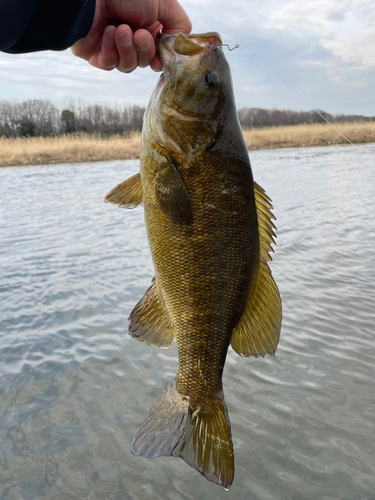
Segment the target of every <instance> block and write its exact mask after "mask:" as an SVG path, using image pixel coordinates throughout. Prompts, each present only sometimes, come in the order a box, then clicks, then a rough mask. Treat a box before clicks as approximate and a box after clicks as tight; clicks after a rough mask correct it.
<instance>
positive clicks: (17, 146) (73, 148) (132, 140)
mask: <svg viewBox="0 0 375 500" xmlns="http://www.w3.org/2000/svg"><path fill="white" fill-rule="evenodd" d="M335 126H336V128H337V129H338V130H340V131H341V132H342V133H343V134H344V135H345V136H346V137H348V138H349V139H350V141H351V142H353V143H360V142H375V122H357V123H338V124H336V125H335ZM244 137H245V142H246V146H247V148H248V149H249V150H252V149H270V148H284V147H286V148H288V147H301V146H322V145H328V144H339V143H347V141H345V139H344V138H343V137H342V136H340V134H338V133H337V132H336V131H335V130H334V129H333V128H332V127H330V126H329V125H328V124H314V125H295V126H290V127H269V128H263V129H252V130H244ZM140 146H141V135H140V134H139V133H134V134H132V135H130V136H114V137H109V138H105V137H101V136H100V135H97V136H92V135H87V134H74V135H65V136H60V137H46V138H44V137H29V138H26V139H23V138H22V139H21V138H17V139H6V138H4V137H0V166H10V165H40V164H45V163H65V162H83V161H99V160H112V159H127V158H138V157H139V152H140Z"/></svg>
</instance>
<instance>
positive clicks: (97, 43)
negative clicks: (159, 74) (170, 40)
mask: <svg viewBox="0 0 375 500" xmlns="http://www.w3.org/2000/svg"><path fill="white" fill-rule="evenodd" d="M123 23H124V24H123ZM161 29H163V32H164V33H179V32H183V33H190V31H191V22H190V20H189V18H188V17H187V15H186V13H185V11H184V10H183V8H182V7H181V5H180V4H179V3H178V2H177V0H96V6H95V14H94V19H93V23H92V26H91V29H90V31H89V33H88V34H87V35H86V37H85V38H81V39H80V40H78V41H77V42H76V43H75V44H74V45H72V47H71V50H72V52H73V54H74V55H75V56H78V57H81V58H83V59H85V60H86V61H88V62H89V63H90V64H91V65H92V66H95V67H96V68H100V69H104V70H107V71H111V70H112V69H114V68H117V69H118V70H119V71H122V72H123V73H131V72H132V71H134V70H135V69H136V68H137V67H138V66H139V67H140V68H145V67H146V66H151V68H152V69H153V70H154V71H161V70H162V65H161V61H160V59H159V56H158V54H157V51H156V44H155V40H156V34H157V33H158V32H159V31H160V30H161Z"/></svg>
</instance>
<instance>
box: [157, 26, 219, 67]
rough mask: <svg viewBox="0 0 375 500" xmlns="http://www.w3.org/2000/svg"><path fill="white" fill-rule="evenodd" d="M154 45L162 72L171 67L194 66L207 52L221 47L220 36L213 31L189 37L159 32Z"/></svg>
mask: <svg viewBox="0 0 375 500" xmlns="http://www.w3.org/2000/svg"><path fill="white" fill-rule="evenodd" d="M156 43H157V46H158V50H159V54H160V59H161V61H162V64H163V71H164V72H168V68H169V67H170V66H171V65H179V66H186V65H189V66H195V65H196V64H199V62H200V60H201V59H202V57H203V55H204V54H205V53H206V52H207V51H209V50H211V49H214V48H216V47H218V46H221V45H222V41H221V38H220V35H219V33H216V32H215V31H211V32H209V33H200V34H190V35H184V34H183V33H175V34H169V33H161V32H159V33H158V34H157V36H156Z"/></svg>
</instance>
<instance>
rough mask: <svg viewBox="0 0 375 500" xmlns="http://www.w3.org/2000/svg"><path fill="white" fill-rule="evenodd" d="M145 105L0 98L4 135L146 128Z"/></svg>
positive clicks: (119, 131)
mask: <svg viewBox="0 0 375 500" xmlns="http://www.w3.org/2000/svg"><path fill="white" fill-rule="evenodd" d="M144 112H145V107H144V106H138V105H136V104H133V105H117V106H110V105H107V104H90V103H84V102H74V101H73V102H70V103H69V104H68V106H59V105H56V104H54V103H53V102H51V101H49V100H47V99H29V100H27V101H23V102H18V101H7V100H0V136H5V137H40V136H43V137H49V136H56V135H62V134H71V133H74V132H86V133H88V134H102V135H114V134H126V133H130V132H135V131H140V130H141V129H142V121H143V114H144Z"/></svg>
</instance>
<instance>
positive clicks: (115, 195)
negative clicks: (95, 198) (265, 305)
mask: <svg viewBox="0 0 375 500" xmlns="http://www.w3.org/2000/svg"><path fill="white" fill-rule="evenodd" d="M142 199H143V189H142V183H141V177H140V175H139V174H135V175H133V176H132V177H129V179H126V181H124V182H121V183H120V184H118V185H117V186H116V187H115V188H113V189H112V190H111V191H110V192H109V193H108V194H107V195H106V196H105V198H104V202H105V203H113V204H115V205H118V206H119V207H122V208H135V207H137V206H138V205H139V204H140V203H142Z"/></svg>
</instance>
